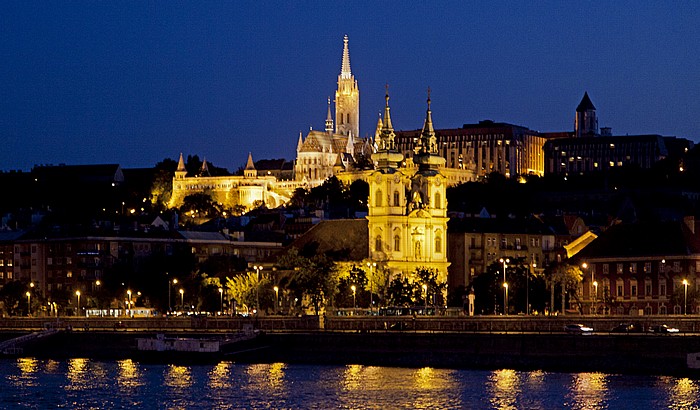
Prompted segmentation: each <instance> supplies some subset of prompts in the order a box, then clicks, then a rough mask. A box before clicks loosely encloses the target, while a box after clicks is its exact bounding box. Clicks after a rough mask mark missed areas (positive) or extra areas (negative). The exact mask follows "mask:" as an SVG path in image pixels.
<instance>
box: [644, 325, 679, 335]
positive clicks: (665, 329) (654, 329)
mask: <svg viewBox="0 0 700 410" xmlns="http://www.w3.org/2000/svg"><path fill="white" fill-rule="evenodd" d="M649 331H650V332H651V333H662V334H667V333H678V329H676V328H675V327H669V326H668V325H656V326H651V327H650V328H649Z"/></svg>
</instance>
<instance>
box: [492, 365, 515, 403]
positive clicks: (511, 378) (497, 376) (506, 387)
mask: <svg viewBox="0 0 700 410" xmlns="http://www.w3.org/2000/svg"><path fill="white" fill-rule="evenodd" d="M488 380H489V381H488V391H489V393H490V396H491V397H490V399H489V401H490V403H491V406H493V408H496V409H515V408H517V407H516V406H517V403H518V396H519V395H520V394H521V393H522V380H521V378H520V374H519V373H518V372H516V371H515V370H511V369H502V370H496V371H494V372H492V373H491V375H490V376H489V378H488Z"/></svg>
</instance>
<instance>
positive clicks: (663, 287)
mask: <svg viewBox="0 0 700 410" xmlns="http://www.w3.org/2000/svg"><path fill="white" fill-rule="evenodd" d="M665 296H666V281H665V280H661V281H659V297H665Z"/></svg>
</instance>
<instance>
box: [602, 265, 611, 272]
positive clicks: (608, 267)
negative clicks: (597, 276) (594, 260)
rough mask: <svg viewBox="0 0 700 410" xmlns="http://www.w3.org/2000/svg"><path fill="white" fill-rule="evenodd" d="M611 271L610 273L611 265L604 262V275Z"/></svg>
mask: <svg viewBox="0 0 700 410" xmlns="http://www.w3.org/2000/svg"><path fill="white" fill-rule="evenodd" d="M609 273H610V265H608V264H607V263H604V264H603V275H607V274H609Z"/></svg>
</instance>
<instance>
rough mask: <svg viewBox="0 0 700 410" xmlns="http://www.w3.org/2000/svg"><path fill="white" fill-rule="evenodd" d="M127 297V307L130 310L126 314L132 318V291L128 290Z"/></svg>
mask: <svg viewBox="0 0 700 410" xmlns="http://www.w3.org/2000/svg"><path fill="white" fill-rule="evenodd" d="M126 295H127V296H128V297H129V304H128V305H127V306H128V307H129V310H128V311H127V312H126V315H127V316H131V289H127V291H126Z"/></svg>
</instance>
